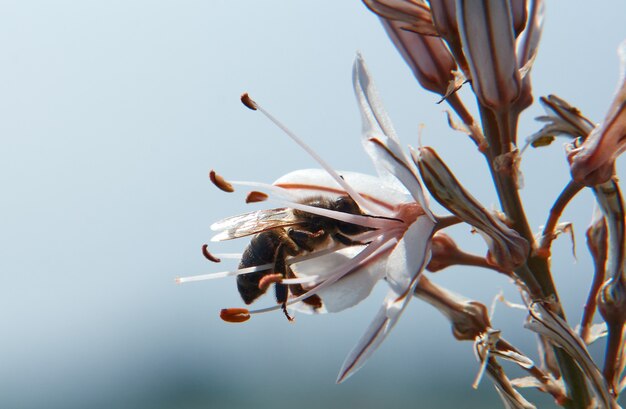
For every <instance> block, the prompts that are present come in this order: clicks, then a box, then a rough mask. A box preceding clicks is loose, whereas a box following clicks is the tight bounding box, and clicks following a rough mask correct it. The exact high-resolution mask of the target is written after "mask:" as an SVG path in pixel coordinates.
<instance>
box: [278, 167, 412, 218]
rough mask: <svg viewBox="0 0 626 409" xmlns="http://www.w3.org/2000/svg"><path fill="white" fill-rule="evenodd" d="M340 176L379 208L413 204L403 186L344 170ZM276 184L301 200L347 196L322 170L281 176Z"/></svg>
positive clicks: (302, 171)
mask: <svg viewBox="0 0 626 409" xmlns="http://www.w3.org/2000/svg"><path fill="white" fill-rule="evenodd" d="M338 173H339V174H340V175H341V176H342V177H343V178H344V180H345V181H346V182H347V183H348V184H349V185H350V186H352V187H353V188H354V189H355V190H356V191H357V192H359V193H360V194H361V195H363V196H364V198H365V199H367V200H370V201H373V202H374V204H379V207H380V206H381V204H382V207H386V208H388V209H389V208H393V207H395V206H396V205H398V204H402V203H410V202H412V201H413V199H412V198H411V196H410V195H409V194H408V192H407V191H406V189H405V188H404V187H403V186H401V185H399V184H395V183H394V184H389V183H387V181H385V180H383V179H381V178H379V177H376V176H371V175H366V174H363V173H357V172H343V171H340V172H338ZM274 185H277V186H281V187H283V188H284V189H285V190H288V191H291V192H294V193H298V194H299V195H300V196H301V197H311V196H314V195H330V196H333V195H339V194H345V192H344V191H343V189H342V188H341V187H340V186H339V185H338V184H337V182H336V181H335V180H334V179H333V178H332V177H330V176H329V175H328V173H327V172H326V171H324V170H322V169H300V170H296V171H294V172H290V173H287V174H286V175H284V176H281V177H280V178H279V179H278V180H276V181H275V182H274Z"/></svg>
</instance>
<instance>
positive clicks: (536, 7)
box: [511, 0, 545, 112]
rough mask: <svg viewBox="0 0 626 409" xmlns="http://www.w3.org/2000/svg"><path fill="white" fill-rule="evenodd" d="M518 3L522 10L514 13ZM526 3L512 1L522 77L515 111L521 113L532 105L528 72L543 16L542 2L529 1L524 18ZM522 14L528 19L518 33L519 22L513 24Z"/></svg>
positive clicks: (537, 0)
mask: <svg viewBox="0 0 626 409" xmlns="http://www.w3.org/2000/svg"><path fill="white" fill-rule="evenodd" d="M518 3H524V8H523V11H522V10H518V11H517V13H516V7H517V8H519V7H521V5H520V4H518ZM526 3H527V1H525V0H524V1H520V0H513V2H512V3H511V4H512V8H513V21H514V26H515V33H516V37H518V39H517V66H518V67H519V68H520V76H521V77H522V89H521V91H520V96H519V98H518V99H517V101H515V110H516V111H517V112H522V111H523V110H525V109H526V108H528V107H529V106H530V105H531V104H532V103H533V95H532V86H531V84H530V70H531V68H532V65H533V62H534V59H535V55H536V54H537V49H538V48H539V40H540V39H541V33H542V32H543V21H544V19H543V16H544V9H545V8H544V2H543V0H531V5H530V10H529V12H528V17H527V16H526V14H525V13H526V10H527V6H526ZM522 13H524V17H523V18H524V20H526V19H528V21H527V24H525V29H524V30H523V31H522V32H521V33H520V32H518V24H519V22H517V23H516V22H515V19H516V15H518V17H517V18H518V19H520V17H519V15H521V14H522Z"/></svg>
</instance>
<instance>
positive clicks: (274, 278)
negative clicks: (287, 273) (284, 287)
mask: <svg viewBox="0 0 626 409" xmlns="http://www.w3.org/2000/svg"><path fill="white" fill-rule="evenodd" d="M281 281H283V275H282V274H268V275H265V276H263V277H262V278H261V279H260V280H259V290H261V291H265V290H267V288H268V287H269V286H270V285H272V284H274V283H280V282H281Z"/></svg>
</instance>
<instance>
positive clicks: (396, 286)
mask: <svg viewBox="0 0 626 409" xmlns="http://www.w3.org/2000/svg"><path fill="white" fill-rule="evenodd" d="M434 226H435V225H434V223H433V222H432V221H431V220H430V219H429V218H427V217H418V218H417V220H416V221H415V222H413V223H412V224H411V225H410V226H409V228H408V229H407V230H406V232H405V233H404V236H402V238H401V239H400V240H399V241H398V244H397V245H396V246H395V248H394V249H393V251H392V252H391V254H390V255H389V257H388V258H387V282H388V283H389V286H390V287H391V288H392V289H393V290H394V291H396V292H397V293H398V294H402V293H403V291H406V289H407V288H408V287H409V286H410V284H411V283H412V282H413V281H414V280H415V277H416V276H417V274H419V273H420V272H421V271H422V270H423V269H424V266H425V265H426V263H427V262H428V260H429V259H430V238H431V235H432V234H433V228H434Z"/></svg>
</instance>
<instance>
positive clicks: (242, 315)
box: [220, 308, 250, 323]
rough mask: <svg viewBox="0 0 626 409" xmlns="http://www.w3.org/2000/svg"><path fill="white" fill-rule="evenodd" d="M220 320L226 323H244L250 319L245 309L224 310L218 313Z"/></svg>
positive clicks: (248, 312)
mask: <svg viewBox="0 0 626 409" xmlns="http://www.w3.org/2000/svg"><path fill="white" fill-rule="evenodd" d="M220 318H221V319H223V320H224V321H226V322H233V323H238V322H245V321H248V320H249V319H250V311H248V310H247V309H246V308H224V309H223V310H221V311H220Z"/></svg>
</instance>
